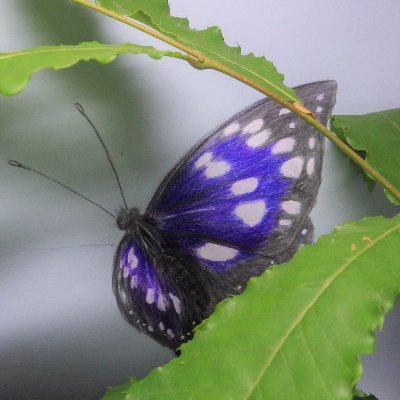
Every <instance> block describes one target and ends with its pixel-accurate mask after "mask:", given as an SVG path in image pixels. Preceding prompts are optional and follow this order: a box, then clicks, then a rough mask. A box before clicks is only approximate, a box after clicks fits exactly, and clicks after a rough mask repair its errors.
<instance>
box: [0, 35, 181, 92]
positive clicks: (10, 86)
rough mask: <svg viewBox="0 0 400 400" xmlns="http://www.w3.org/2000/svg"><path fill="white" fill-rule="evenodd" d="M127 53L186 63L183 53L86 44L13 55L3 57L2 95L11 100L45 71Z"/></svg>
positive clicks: (106, 60) (0, 65)
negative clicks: (11, 97)
mask: <svg viewBox="0 0 400 400" xmlns="http://www.w3.org/2000/svg"><path fill="white" fill-rule="evenodd" d="M126 53H134V54H141V53H144V54H147V55H149V56H150V57H152V58H155V59H159V58H161V57H163V56H169V57H177V58H183V59H186V56H185V55H184V54H182V53H179V52H171V51H161V50H157V49H155V48H154V47H151V46H139V45H136V44H121V45H111V44H101V43H97V42H86V43H81V44H78V45H76V46H62V45H61V46H42V47H35V48H32V49H27V50H22V51H17V52H12V53H0V93H2V94H5V95H8V96H10V95H14V94H17V93H18V92H20V91H21V90H22V89H23V88H24V86H25V85H26V84H27V83H28V81H29V79H30V78H31V76H32V74H33V73H35V72H37V71H39V70H41V69H44V68H53V69H54V70H58V69H61V68H67V67H70V66H72V65H75V64H76V63H77V62H79V61H88V60H96V61H98V62H100V63H102V64H107V63H110V62H111V61H113V60H114V59H115V57H116V56H117V55H118V54H126Z"/></svg>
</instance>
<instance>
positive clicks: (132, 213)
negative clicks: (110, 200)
mask: <svg viewBox="0 0 400 400" xmlns="http://www.w3.org/2000/svg"><path fill="white" fill-rule="evenodd" d="M141 217H142V216H141V215H140V212H139V210H138V209H137V208H136V207H133V208H123V207H121V208H120V210H119V211H118V214H117V220H116V222H117V226H118V228H119V229H121V231H130V230H132V229H133V228H134V227H135V226H137V224H138V222H139V221H140V219H141Z"/></svg>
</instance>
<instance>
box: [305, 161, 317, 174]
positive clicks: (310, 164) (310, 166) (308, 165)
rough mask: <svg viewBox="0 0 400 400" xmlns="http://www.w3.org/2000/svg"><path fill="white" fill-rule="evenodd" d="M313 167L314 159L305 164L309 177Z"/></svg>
mask: <svg viewBox="0 0 400 400" xmlns="http://www.w3.org/2000/svg"><path fill="white" fill-rule="evenodd" d="M314 166H315V159H314V158H310V159H309V160H308V162H307V174H308V175H309V176H311V174H312V173H313V172H314Z"/></svg>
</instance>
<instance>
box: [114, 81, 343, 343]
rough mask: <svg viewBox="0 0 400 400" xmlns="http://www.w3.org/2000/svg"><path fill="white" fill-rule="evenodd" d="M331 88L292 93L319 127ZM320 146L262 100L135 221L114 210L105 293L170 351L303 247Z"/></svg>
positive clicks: (191, 160)
mask: <svg viewBox="0 0 400 400" xmlns="http://www.w3.org/2000/svg"><path fill="white" fill-rule="evenodd" d="M335 91H336V84H335V83H334V82H333V81H325V82H316V83H313V84H309V85H304V86H302V87H300V88H298V95H299V96H300V97H302V98H303V99H304V101H305V105H306V106H307V107H308V108H310V110H312V111H313V112H315V113H316V115H317V118H319V119H320V120H321V122H323V123H324V124H326V123H327V119H328V115H329V113H330V111H331V109H332V107H333V104H334V100H335ZM323 147H324V144H323V139H322V137H321V136H320V135H319V134H318V133H317V132H316V131H315V130H314V129H313V128H312V127H310V126H309V125H307V124H306V123H305V122H304V121H303V120H301V119H299V118H298V117H296V116H295V115H293V114H292V113H290V112H289V111H288V110H286V109H284V108H282V107H281V106H279V105H277V104H275V103H273V102H272V101H270V100H268V99H264V100H261V101H259V102H257V103H255V104H254V105H252V106H250V107H249V108H247V109H246V110H244V111H242V112H240V113H238V114H236V115H235V116H233V117H232V118H231V119H230V120H229V121H227V122H226V123H225V124H223V125H221V126H220V127H218V128H217V129H216V130H215V131H214V132H212V133H211V134H210V135H208V136H207V137H206V138H205V139H204V140H203V141H201V142H200V143H199V144H198V145H197V146H195V147H194V148H193V149H192V150H191V151H190V152H189V153H188V154H187V155H186V156H185V157H184V158H183V159H182V160H181V161H180V162H179V163H178V164H177V165H176V167H175V168H173V169H172V171H171V172H170V173H169V174H168V175H167V176H166V177H165V179H164V181H163V182H162V183H161V185H160V187H159V188H158V190H157V191H156V194H155V195H154V197H153V199H152V200H151V201H150V204H149V206H148V207H147V209H146V211H145V213H144V214H143V215H141V214H140V213H139V211H138V210H137V209H136V208H132V209H129V210H128V209H121V211H120V212H119V214H118V217H117V225H118V227H119V228H120V229H122V230H123V231H125V235H124V237H123V239H122V240H121V243H120V244H119V246H118V249H117V251H116V255H115V261H114V270H113V289H114V293H115V296H116V298H117V302H118V305H119V308H120V311H121V313H122V314H123V316H124V317H125V318H126V319H127V320H128V322H129V323H131V324H132V325H134V326H135V327H137V328H138V329H139V330H141V331H142V332H145V333H146V334H148V335H149V336H151V337H152V338H154V339H155V340H157V341H158V342H159V343H161V344H162V345H164V346H167V347H170V348H171V349H173V350H176V349H177V348H178V347H179V346H180V344H182V343H184V342H186V341H187V340H189V339H191V337H192V329H193V327H194V326H195V325H197V324H198V323H200V322H201V321H202V320H203V319H204V318H206V317H208V316H209V315H210V314H211V313H212V311H213V310H214V308H215V306H216V304H217V303H218V302H219V301H221V300H222V299H223V298H225V297H227V296H231V295H234V294H238V293H241V292H242V291H243V290H244V288H245V287H246V283H247V281H248V279H249V278H250V277H252V276H257V275H259V274H261V273H262V272H263V271H264V270H265V269H266V268H268V266H270V265H271V264H274V263H283V262H286V261H288V260H289V259H290V258H291V257H292V255H293V254H294V253H295V252H296V251H297V249H298V248H299V247H300V246H301V245H302V244H305V243H310V242H311V241H312V238H313V226H312V223H311V220H310V218H309V213H310V211H311V209H312V207H313V206H314V204H315V201H316V195H317V191H318V187H319V184H320V181H321V167H322V156H323Z"/></svg>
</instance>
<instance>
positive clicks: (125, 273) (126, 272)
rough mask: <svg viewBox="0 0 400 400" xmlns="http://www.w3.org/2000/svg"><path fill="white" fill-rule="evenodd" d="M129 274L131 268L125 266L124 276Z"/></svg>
mask: <svg viewBox="0 0 400 400" xmlns="http://www.w3.org/2000/svg"><path fill="white" fill-rule="evenodd" d="M128 275H129V268H128V267H125V268H124V273H123V277H124V278H127V277H128Z"/></svg>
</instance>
